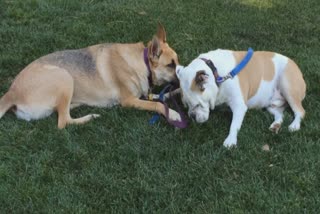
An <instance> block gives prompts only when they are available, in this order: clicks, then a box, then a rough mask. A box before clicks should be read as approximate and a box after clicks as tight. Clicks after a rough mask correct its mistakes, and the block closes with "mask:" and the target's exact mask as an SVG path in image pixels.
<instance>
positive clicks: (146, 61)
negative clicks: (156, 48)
mask: <svg viewBox="0 0 320 214" xmlns="http://www.w3.org/2000/svg"><path fill="white" fill-rule="evenodd" d="M143 59H144V63H145V64H146V66H147V69H148V82H149V88H151V87H152V86H153V83H152V72H151V68H150V64H149V59H148V48H144V50H143Z"/></svg>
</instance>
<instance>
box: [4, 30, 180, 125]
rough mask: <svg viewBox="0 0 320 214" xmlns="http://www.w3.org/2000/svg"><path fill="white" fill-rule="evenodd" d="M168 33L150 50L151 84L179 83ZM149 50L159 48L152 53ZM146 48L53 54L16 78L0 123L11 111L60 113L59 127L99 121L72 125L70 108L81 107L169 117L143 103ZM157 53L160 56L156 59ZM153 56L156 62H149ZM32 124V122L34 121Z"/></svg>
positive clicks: (104, 48)
mask: <svg viewBox="0 0 320 214" xmlns="http://www.w3.org/2000/svg"><path fill="white" fill-rule="evenodd" d="M165 41H166V34H165V30H164V28H163V27H162V26H161V25H159V28H158V35H157V36H155V37H154V38H153V40H152V42H150V43H149V44H148V50H149V52H148V55H149V63H150V65H151V67H152V69H151V70H152V76H153V84H155V85H160V84H162V83H165V82H168V81H173V80H175V79H176V76H175V69H174V68H169V67H168V66H167V65H168V64H170V62H171V61H172V60H173V61H175V62H176V64H178V58H177V54H176V53H175V52H174V50H172V49H171V48H170V47H169V45H168V44H167V43H166V42H165ZM151 44H156V45H157V46H153V47H152V48H151V46H150V45H151ZM143 51H144V45H143V43H136V44H100V45H94V46H90V47H87V48H84V49H79V50H67V51H61V52H55V53H52V54H49V55H46V56H44V57H41V58H39V59H38V60H35V61H34V62H32V63H31V64H30V65H28V66H27V67H26V68H25V69H23V70H22V71H21V72H20V74H19V75H18V76H17V77H16V79H15V80H14V82H13V84H12V85H11V87H10V89H9V91H8V92H7V93H6V95H5V96H3V97H2V98H1V99H0V118H1V117H2V116H3V114H4V113H5V112H6V111H7V110H8V109H9V108H10V107H12V106H15V107H16V109H17V112H20V114H22V115H23V117H25V116H24V114H26V115H27V116H29V114H30V115H32V116H34V117H35V118H36V119H38V117H39V118H41V117H43V115H47V111H48V112H49V110H57V112H58V116H59V118H58V127H59V128H64V127H65V126H66V125H67V124H81V123H85V122H87V121H89V120H91V119H92V118H95V117H97V116H98V115H94V114H92V115H87V116H84V117H81V118H78V119H72V118H71V116H70V108H71V107H76V106H80V105H83V104H85V105H90V106H100V107H109V106H112V105H116V104H121V105H122V106H125V107H135V108H138V109H144V110H150V111H157V112H158V113H161V114H163V115H164V114H165V108H164V106H163V104H161V103H156V102H150V101H144V100H139V98H140V97H141V96H142V95H144V96H147V94H148V89H149V83H148V75H149V73H148V71H147V67H146V65H145V62H144V60H143ZM155 51H157V52H159V53H161V55H156V56H155V54H154V52H155ZM150 56H152V57H150ZM31 119H34V118H33V117H31Z"/></svg>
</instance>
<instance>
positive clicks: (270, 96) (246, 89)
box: [176, 49, 306, 147]
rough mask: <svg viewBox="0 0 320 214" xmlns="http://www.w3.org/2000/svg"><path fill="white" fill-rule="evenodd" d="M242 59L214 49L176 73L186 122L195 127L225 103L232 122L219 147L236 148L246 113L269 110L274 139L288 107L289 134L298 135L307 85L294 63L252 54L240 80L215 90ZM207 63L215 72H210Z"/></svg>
mask: <svg viewBox="0 0 320 214" xmlns="http://www.w3.org/2000/svg"><path fill="white" fill-rule="evenodd" d="M246 53H247V52H246V51H231V50H221V49H218V50H215V51H210V52H208V53H205V54H201V55H200V56H199V57H198V58H196V59H194V60H193V61H192V62H191V63H190V64H189V65H188V66H187V67H183V66H177V68H176V73H177V76H178V79H179V80H180V87H181V92H182V102H183V103H184V104H185V105H187V107H188V108H189V111H188V113H189V116H190V117H191V118H193V119H194V120H195V121H196V122H198V123H203V122H205V121H207V120H208V118H209V110H210V109H211V110H213V109H214V108H215V106H217V105H220V104H223V103H226V104H227V105H228V106H229V107H230V108H231V110H232V113H233V117H232V122H231V127H230V131H229V135H228V137H227V138H226V139H225V141H224V143H223V145H224V146H225V147H232V146H235V145H236V144H237V134H238V131H239V129H240V127H241V124H242V121H243V118H244V116H245V113H246V111H247V109H248V108H267V110H268V111H269V112H270V113H271V114H273V115H274V122H273V123H272V124H271V126H270V130H272V131H274V132H276V133H277V132H278V131H279V129H280V127H281V123H282V121H283V111H284V109H285V106H286V103H288V104H289V105H290V107H291V109H292V110H293V112H294V120H293V122H292V123H291V124H290V126H289V131H297V130H299V129H300V122H301V119H302V118H303V117H304V115H305V110H304V108H303V106H302V104H301V102H302V100H303V99H304V97H305V93H306V84H305V81H304V79H303V76H302V74H301V71H300V69H299V67H298V66H297V65H296V64H295V63H294V61H292V60H291V59H289V58H288V57H285V56H283V55H280V54H277V53H273V52H265V51H257V52H254V53H253V55H252V58H251V60H250V61H249V62H248V64H247V65H246V66H245V67H244V68H243V69H242V70H241V71H240V73H239V74H238V75H236V76H234V77H233V78H230V79H227V80H225V81H224V82H222V83H221V84H217V82H216V78H217V77H218V76H220V77H228V75H229V72H230V71H231V70H232V69H234V68H235V67H236V66H237V65H238V63H240V62H241V61H242V59H243V58H244V57H245V56H246ZM209 60H210V61H211V62H213V64H214V66H215V67H216V71H214V68H210V67H209V66H208V63H207V62H210V61H209ZM211 67H212V66H211Z"/></svg>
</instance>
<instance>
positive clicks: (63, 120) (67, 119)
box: [57, 90, 100, 129]
mask: <svg viewBox="0 0 320 214" xmlns="http://www.w3.org/2000/svg"><path fill="white" fill-rule="evenodd" d="M72 94H73V91H72V90H66V91H65V93H64V94H63V95H61V96H60V99H59V101H58V106H57V111H58V128H59V129H62V128H64V127H65V126H66V125H67V124H84V123H86V122H89V121H90V120H91V119H94V118H97V117H99V116H100V115H99V114H89V115H86V116H84V117H80V118H76V119H73V118H72V117H71V116H70V103H71V99H72Z"/></svg>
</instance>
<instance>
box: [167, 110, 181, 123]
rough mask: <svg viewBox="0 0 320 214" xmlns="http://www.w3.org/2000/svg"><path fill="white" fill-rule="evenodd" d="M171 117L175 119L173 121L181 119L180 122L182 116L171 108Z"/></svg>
mask: <svg viewBox="0 0 320 214" xmlns="http://www.w3.org/2000/svg"><path fill="white" fill-rule="evenodd" d="M169 119H170V120H173V121H179V122H180V121H181V117H180V115H179V114H178V112H176V111H174V110H172V109H169Z"/></svg>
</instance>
